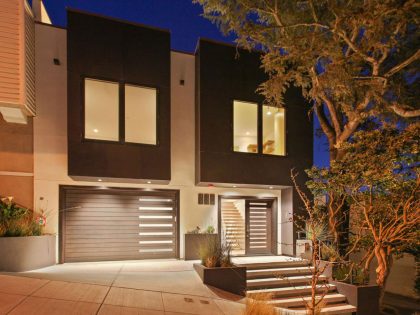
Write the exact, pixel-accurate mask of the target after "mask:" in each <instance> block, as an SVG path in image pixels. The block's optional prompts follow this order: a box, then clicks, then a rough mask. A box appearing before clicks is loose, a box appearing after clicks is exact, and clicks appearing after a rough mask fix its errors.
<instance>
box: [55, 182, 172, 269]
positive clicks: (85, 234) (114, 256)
mask: <svg viewBox="0 0 420 315" xmlns="http://www.w3.org/2000/svg"><path fill="white" fill-rule="evenodd" d="M62 205H63V207H62V208H64V209H65V211H63V212H62V213H63V214H62V226H63V233H64V236H63V241H62V244H63V245H62V247H63V260H64V261H73V262H74V261H96V260H124V259H146V258H147V259H148V258H176V257H177V255H178V244H177V241H178V234H177V233H178V232H177V223H176V215H177V212H178V209H177V205H178V202H177V192H175V191H156V192H145V191H138V190H135V191H134V192H133V190H130V189H128V190H123V189H116V190H115V191H114V190H112V191H108V190H107V191H97V190H95V189H92V188H85V187H80V188H78V187H76V188H75V187H71V188H69V189H65V196H64V203H62ZM60 215H61V213H60Z"/></svg>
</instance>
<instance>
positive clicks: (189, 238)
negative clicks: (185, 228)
mask: <svg viewBox="0 0 420 315" xmlns="http://www.w3.org/2000/svg"><path fill="white" fill-rule="evenodd" d="M209 238H214V239H215V240H217V238H218V234H198V233H197V234H193V233H187V234H185V243H184V244H185V255H184V256H185V260H197V259H200V256H199V255H198V250H199V248H200V246H201V245H205V244H206V242H207V240H208V239H209Z"/></svg>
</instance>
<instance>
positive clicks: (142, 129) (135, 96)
mask: <svg viewBox="0 0 420 315" xmlns="http://www.w3.org/2000/svg"><path fill="white" fill-rule="evenodd" d="M156 94H157V93H156V89H152V88H145V87H139V86H132V85H126V86H125V141H126V142H133V143H144V144H156Z"/></svg>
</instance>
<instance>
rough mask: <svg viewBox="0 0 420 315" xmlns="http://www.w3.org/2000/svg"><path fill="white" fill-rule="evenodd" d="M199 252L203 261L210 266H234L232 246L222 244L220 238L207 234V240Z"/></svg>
mask: <svg viewBox="0 0 420 315" xmlns="http://www.w3.org/2000/svg"><path fill="white" fill-rule="evenodd" d="M198 254H199V257H200V259H201V263H202V264H203V265H204V266H206V267H208V268H215V267H230V266H232V262H231V248H230V246H229V245H225V244H222V243H221V242H220V241H219V239H218V238H215V237H210V236H207V237H206V240H205V242H204V243H203V244H201V245H200V247H199V249H198Z"/></svg>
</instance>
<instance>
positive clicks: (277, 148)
mask: <svg viewBox="0 0 420 315" xmlns="http://www.w3.org/2000/svg"><path fill="white" fill-rule="evenodd" d="M262 119H263V144H262V147H263V153H264V154H271V155H285V154H286V123H285V122H286V117H285V110H284V108H278V107H271V106H263V118H262Z"/></svg>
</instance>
